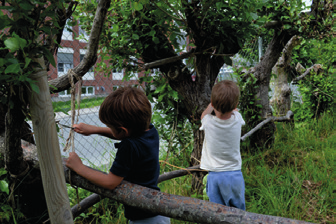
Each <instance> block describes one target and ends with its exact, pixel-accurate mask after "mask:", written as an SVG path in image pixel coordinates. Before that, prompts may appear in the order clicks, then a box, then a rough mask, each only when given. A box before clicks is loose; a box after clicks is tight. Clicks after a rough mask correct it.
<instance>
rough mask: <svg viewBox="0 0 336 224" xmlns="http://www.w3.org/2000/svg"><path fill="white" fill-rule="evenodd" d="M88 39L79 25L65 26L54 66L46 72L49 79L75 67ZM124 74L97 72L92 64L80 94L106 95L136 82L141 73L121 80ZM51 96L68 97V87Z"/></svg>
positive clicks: (83, 53) (64, 73)
mask: <svg viewBox="0 0 336 224" xmlns="http://www.w3.org/2000/svg"><path fill="white" fill-rule="evenodd" d="M70 30H72V31H73V32H71V31H70ZM88 39H89V36H88V35H87V34H86V33H85V31H84V30H82V29H81V28H80V27H79V26H74V27H68V26H66V27H65V29H64V31H63V35H62V41H61V44H60V45H61V47H59V48H58V53H57V55H56V56H55V63H56V68H55V67H53V66H50V70H49V72H48V78H49V79H50V80H51V79H55V78H58V77H60V76H63V75H66V74H67V72H68V70H69V69H71V68H74V67H76V66H77V65H78V64H79V63H80V61H81V60H83V58H84V55H85V53H86V45H87V41H88ZM124 74H125V72H124V70H118V71H117V70H113V71H111V70H110V71H106V72H105V73H103V72H97V71H95V69H94V66H93V67H92V68H91V69H90V70H89V71H88V72H87V73H86V74H85V75H84V76H83V85H82V96H84V97H90V96H94V97H95V96H97V95H102V96H106V95H108V94H109V93H111V92H112V91H113V90H115V89H116V88H117V87H118V86H121V85H129V84H130V85H134V84H138V81H137V78H138V77H139V75H140V76H141V75H143V74H142V73H140V74H138V73H135V74H134V77H133V78H131V80H129V81H123V80H122V79H123V77H124ZM52 98H53V100H54V101H58V100H61V99H59V98H63V99H64V98H70V89H69V90H65V91H62V92H59V93H57V94H53V95H52Z"/></svg>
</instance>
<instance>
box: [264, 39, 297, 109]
mask: <svg viewBox="0 0 336 224" xmlns="http://www.w3.org/2000/svg"><path fill="white" fill-rule="evenodd" d="M300 42H301V40H300V37H298V36H293V37H292V38H291V39H290V40H289V41H288V43H287V44H286V46H285V48H284V49H283V52H282V55H281V57H280V58H279V60H278V62H277V63H276V64H275V66H274V67H273V69H272V72H273V73H274V74H275V75H276V77H275V78H274V79H273V83H274V94H273V97H272V99H271V101H270V104H271V105H272V107H273V110H275V111H276V114H277V115H279V116H283V115H285V113H286V112H287V111H288V110H290V105H291V100H290V98H291V97H290V96H291V92H292V91H291V89H290V87H289V85H288V81H289V73H290V72H291V67H290V63H291V59H292V50H293V48H294V47H295V46H297V45H299V44H300Z"/></svg>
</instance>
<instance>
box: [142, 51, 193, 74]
mask: <svg viewBox="0 0 336 224" xmlns="http://www.w3.org/2000/svg"><path fill="white" fill-rule="evenodd" d="M194 54H195V51H194V50H191V51H189V52H187V53H183V54H181V55H179V56H174V57H170V58H165V59H161V60H157V61H154V62H150V63H146V64H144V65H142V66H141V67H142V68H143V69H144V70H147V69H150V68H155V67H159V66H161V65H165V64H169V63H173V62H175V61H178V60H182V59H184V58H189V57H193V56H194Z"/></svg>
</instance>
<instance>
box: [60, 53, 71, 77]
mask: <svg viewBox="0 0 336 224" xmlns="http://www.w3.org/2000/svg"><path fill="white" fill-rule="evenodd" d="M71 68H73V53H58V54H57V72H58V76H62V75H66V74H67V72H68V70H69V69H71Z"/></svg>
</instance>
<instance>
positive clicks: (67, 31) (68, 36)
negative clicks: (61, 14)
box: [62, 19, 72, 40]
mask: <svg viewBox="0 0 336 224" xmlns="http://www.w3.org/2000/svg"><path fill="white" fill-rule="evenodd" d="M69 22H70V19H68V20H67V21H66V25H65V27H64V29H63V33H62V40H72V27H71V26H69V25H68V23H69Z"/></svg>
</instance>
